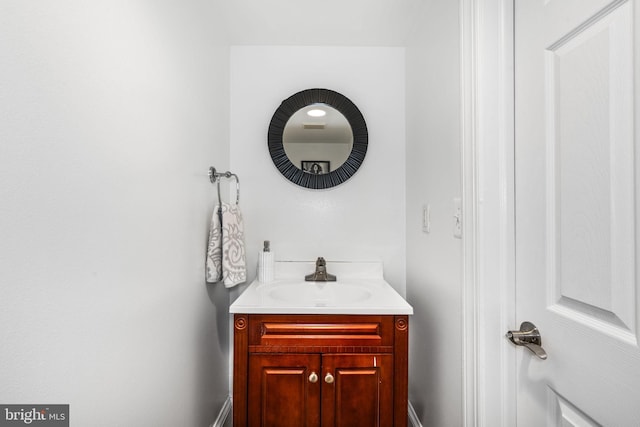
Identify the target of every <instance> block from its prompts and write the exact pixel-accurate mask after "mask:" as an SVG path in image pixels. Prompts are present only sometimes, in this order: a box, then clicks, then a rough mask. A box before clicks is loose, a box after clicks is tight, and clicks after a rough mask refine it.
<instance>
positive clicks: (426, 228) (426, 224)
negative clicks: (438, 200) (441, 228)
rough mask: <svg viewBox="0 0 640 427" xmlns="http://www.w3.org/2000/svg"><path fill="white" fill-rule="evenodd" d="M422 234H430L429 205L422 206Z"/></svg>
mask: <svg viewBox="0 0 640 427" xmlns="http://www.w3.org/2000/svg"><path fill="white" fill-rule="evenodd" d="M422 232H423V233H427V234H428V233H430V232H431V205H428V204H427V205H423V206H422Z"/></svg>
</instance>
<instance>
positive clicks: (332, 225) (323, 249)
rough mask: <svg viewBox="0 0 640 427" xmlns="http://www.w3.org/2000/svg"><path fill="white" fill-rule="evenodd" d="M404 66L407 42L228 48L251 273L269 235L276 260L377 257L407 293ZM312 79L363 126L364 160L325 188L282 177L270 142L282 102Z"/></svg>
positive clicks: (234, 149) (234, 156) (235, 164)
mask: <svg viewBox="0 0 640 427" xmlns="http://www.w3.org/2000/svg"><path fill="white" fill-rule="evenodd" d="M404 65H405V56H404V48H357V47H354V48H350V47H295V46H286V47H285V46H237V47H232V48H231V164H232V168H233V170H234V172H236V173H238V174H239V175H240V179H241V202H240V205H241V207H242V212H243V215H244V219H245V234H246V241H247V250H248V258H247V259H248V264H249V267H250V274H249V276H250V278H253V277H254V276H255V267H256V263H257V252H258V251H259V250H260V249H261V248H262V241H263V240H271V243H272V248H273V250H274V251H275V252H276V258H277V259H279V260H315V258H316V257H318V256H324V257H325V258H326V259H327V261H328V262H330V261H331V260H382V261H383V262H384V268H385V276H386V278H387V280H388V281H389V282H390V283H391V285H393V286H394V287H395V288H396V289H397V290H398V291H399V292H400V293H401V294H404V292H405V176H404V166H405V111H404V108H405V85H404V80H405V79H404V77H405V69H404ZM314 87H319V88H327V89H332V90H335V91H337V92H340V93H342V94H343V95H345V96H346V97H348V98H349V99H351V101H353V102H354V103H355V104H356V105H357V106H358V108H359V109H360V111H361V112H362V114H363V115H364V118H365V120H366V122H367V126H368V130H369V148H368V151H367V155H366V158H365V160H364V163H363V165H362V166H361V168H360V169H359V170H358V172H357V173H356V174H355V176H353V177H352V178H351V179H350V180H348V181H347V182H345V183H343V184H342V185H339V186H337V187H334V188H332V189H327V190H309V189H305V188H302V187H299V186H297V185H295V184H293V183H291V182H290V181H288V180H286V179H285V178H284V177H283V176H282V175H280V173H279V172H278V170H277V169H276V167H275V165H274V164H273V162H272V161H271V157H270V156H269V151H268V149H267V130H268V127H269V123H270V121H271V117H272V116H273V113H274V112H275V110H276V109H277V108H278V106H279V105H280V103H281V102H282V101H283V100H284V99H285V98H288V97H289V96H291V95H293V94H294V93H296V92H298V91H301V90H304V89H308V88H314Z"/></svg>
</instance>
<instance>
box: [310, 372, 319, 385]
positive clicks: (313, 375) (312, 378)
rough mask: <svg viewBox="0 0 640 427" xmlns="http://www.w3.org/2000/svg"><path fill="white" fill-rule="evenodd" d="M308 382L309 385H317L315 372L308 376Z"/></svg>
mask: <svg viewBox="0 0 640 427" xmlns="http://www.w3.org/2000/svg"><path fill="white" fill-rule="evenodd" d="M309 382H310V383H314V384H315V383H317V382H318V374H316V373H315V372H311V375H309Z"/></svg>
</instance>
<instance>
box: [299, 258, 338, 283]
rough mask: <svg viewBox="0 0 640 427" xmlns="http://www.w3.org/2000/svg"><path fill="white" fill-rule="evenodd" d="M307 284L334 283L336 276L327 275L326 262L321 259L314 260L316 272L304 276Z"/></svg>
mask: <svg viewBox="0 0 640 427" xmlns="http://www.w3.org/2000/svg"><path fill="white" fill-rule="evenodd" d="M304 280H306V281H307V282H335V281H336V276H334V275H333V274H329V273H327V262H326V261H325V260H324V258H322V257H318V259H317V260H316V271H315V272H313V273H311V274H308V275H306V276H304Z"/></svg>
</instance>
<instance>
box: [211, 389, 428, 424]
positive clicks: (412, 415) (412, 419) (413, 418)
mask: <svg viewBox="0 0 640 427" xmlns="http://www.w3.org/2000/svg"><path fill="white" fill-rule="evenodd" d="M232 408H233V404H232V402H231V396H229V397H227V400H225V401H224V403H223V404H222V407H221V408H220V412H218V417H217V418H216V420H215V421H214V422H213V424H211V427H224V423H225V421H227V417H228V416H229V414H231V410H232ZM407 410H408V414H409V417H408V418H409V423H410V424H411V427H422V423H421V422H420V419H419V418H418V414H416V410H415V409H413V405H412V404H411V402H409V405H408V408H407Z"/></svg>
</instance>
